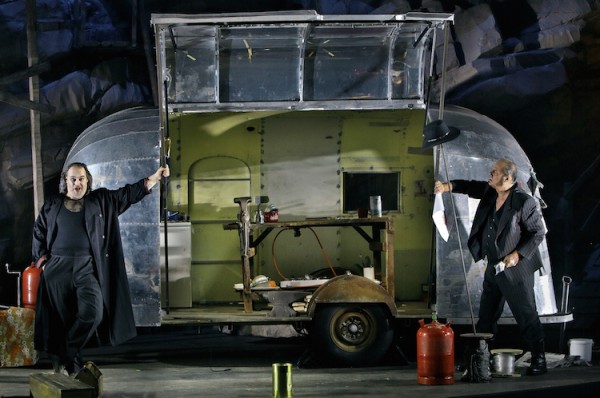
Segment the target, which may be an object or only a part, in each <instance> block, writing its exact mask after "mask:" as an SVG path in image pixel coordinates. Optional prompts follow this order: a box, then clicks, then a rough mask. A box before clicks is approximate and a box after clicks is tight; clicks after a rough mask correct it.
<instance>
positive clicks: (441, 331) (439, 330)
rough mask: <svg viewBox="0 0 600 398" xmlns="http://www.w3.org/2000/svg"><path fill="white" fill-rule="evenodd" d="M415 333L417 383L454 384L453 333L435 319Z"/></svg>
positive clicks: (447, 325)
mask: <svg viewBox="0 0 600 398" xmlns="http://www.w3.org/2000/svg"><path fill="white" fill-rule="evenodd" d="M419 325H421V327H420V328H419V330H418V331H417V381H418V383H419V384H429V385H431V384H454V332H453V331H452V328H451V327H450V324H449V323H447V324H446V325H443V324H441V323H439V322H438V321H437V319H436V316H435V314H434V315H433V317H432V322H431V323H428V324H427V325H425V322H424V320H423V319H421V320H419Z"/></svg>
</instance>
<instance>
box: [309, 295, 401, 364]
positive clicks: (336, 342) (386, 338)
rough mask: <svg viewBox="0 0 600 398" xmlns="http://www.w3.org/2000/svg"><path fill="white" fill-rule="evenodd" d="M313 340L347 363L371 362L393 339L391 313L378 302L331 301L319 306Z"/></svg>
mask: <svg viewBox="0 0 600 398" xmlns="http://www.w3.org/2000/svg"><path fill="white" fill-rule="evenodd" d="M312 335H313V336H312V338H313V344H314V345H315V346H316V347H317V348H318V349H319V351H317V352H320V353H323V354H326V355H327V357H328V359H330V360H332V361H333V362H335V363H341V364H345V365H351V366H355V365H362V366H365V365H371V364H373V363H375V362H377V361H379V360H380V359H381V358H383V356H384V355H385V354H386V353H387V351H388V349H389V348H390V346H391V344H392V342H393V340H394V330H393V328H392V326H391V320H390V316H389V314H388V313H387V311H385V310H384V309H383V308H381V307H380V306H377V305H364V304H355V305H328V306H325V307H323V308H320V309H317V312H316V314H315V318H314V323H313V327H312Z"/></svg>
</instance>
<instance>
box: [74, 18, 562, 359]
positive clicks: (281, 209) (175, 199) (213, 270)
mask: <svg viewBox="0 0 600 398" xmlns="http://www.w3.org/2000/svg"><path fill="white" fill-rule="evenodd" d="M151 22H152V25H153V26H154V29H155V38H156V51H157V82H158V84H157V88H158V90H157V91H158V94H159V99H160V101H159V102H160V106H159V108H158V109H129V110H125V111H122V112H119V113H117V114H114V115H112V116H110V117H108V118H106V119H104V120H102V121H100V122H98V123H96V124H95V125H93V126H91V127H90V128H89V129H87V130H86V131H85V132H83V133H82V134H81V136H80V137H79V138H78V140H77V141H76V142H75V143H74V145H73V147H72V149H71V152H70V154H69V157H68V159H67V162H66V163H70V162H72V161H83V162H86V163H87V164H88V165H89V167H90V170H91V172H92V174H93V175H94V182H95V184H96V185H98V186H106V187H117V186H120V185H122V184H123V183H124V182H131V181H134V180H136V179H138V178H142V177H144V176H145V175H146V174H147V172H148V170H152V169H154V168H155V167H157V166H158V165H159V162H160V163H168V164H169V165H170V168H171V177H170V178H169V179H168V181H165V182H164V183H163V184H162V187H161V188H162V192H161V194H160V195H159V194H157V193H156V194H154V195H152V196H151V197H150V198H148V199H147V200H144V201H142V202H141V203H140V204H137V205H135V206H133V208H132V209H131V210H129V211H128V212H126V213H125V214H124V215H123V216H122V217H121V219H120V222H121V228H122V234H123V241H124V245H125V251H126V262H127V267H128V274H129V281H130V288H131V292H132V296H133V302H134V313H135V316H136V322H137V324H138V325H139V326H158V325H161V324H198V325H202V324H219V325H232V324H249V325H269V324H290V325H293V326H294V327H295V328H296V329H297V330H299V331H300V330H301V331H307V332H308V333H309V334H311V336H312V337H313V339H314V342H315V344H317V345H318V346H319V347H321V348H323V352H326V353H328V354H329V355H330V356H331V357H332V358H334V359H336V360H340V361H344V362H346V363H350V364H358V363H368V362H374V361H376V360H378V359H379V358H381V357H382V356H383V355H384V354H385V352H386V351H387V350H388V348H389V347H390V346H391V345H392V343H393V340H394V325H395V321H396V320H398V319H402V318H429V317H431V314H432V312H433V311H437V313H438V316H439V317H443V318H447V319H451V320H452V321H453V322H455V323H465V324H470V323H472V321H473V316H474V315H475V316H476V314H477V307H478V302H479V295H480V289H481V281H482V276H483V268H482V265H481V264H479V263H473V261H472V258H471V256H470V254H469V252H468V249H467V247H466V239H467V236H468V231H469V229H470V220H471V217H472V214H473V212H474V209H475V207H476V204H477V203H476V201H474V200H472V199H469V198H466V197H463V196H461V195H453V196H452V197H450V196H447V197H446V196H444V198H443V202H444V205H445V209H446V210H445V213H444V214H445V218H446V224H447V228H448V232H449V237H448V240H447V241H446V240H445V239H443V238H442V237H441V235H440V233H439V231H437V230H436V229H435V228H434V226H433V225H434V224H433V222H432V209H433V203H434V198H433V193H432V191H433V183H434V180H435V179H436V178H437V179H442V180H447V179H453V178H463V179H476V180H487V175H488V173H489V170H490V168H491V165H492V164H493V163H494V161H495V160H496V159H497V158H499V157H507V156H510V157H512V159H513V160H514V161H515V162H516V163H517V165H518V166H519V168H520V173H519V180H520V183H521V184H522V185H523V186H524V187H526V188H527V189H529V190H530V191H531V192H532V194H534V195H535V196H537V197H538V198H539V189H538V188H537V182H536V181H535V173H534V172H533V168H532V165H531V164H530V162H529V160H528V158H527V156H526V154H525V153H524V152H523V150H522V149H521V148H520V146H519V144H518V143H517V142H516V141H515V140H514V138H513V137H512V136H511V135H510V133H509V132H508V131H506V130H505V129H504V128H502V126H500V125H498V124H497V123H495V122H494V121H492V120H490V119H489V118H486V117H485V116H483V115H480V114H477V113H475V112H472V111H470V110H467V109H462V108H457V107H444V104H443V98H444V92H443V91H444V90H443V88H444V84H443V74H444V73H443V72H444V63H443V60H444V59H445V51H446V48H445V47H446V44H447V38H448V30H449V26H450V24H452V23H453V15H451V14H421V13H419V14H414V13H410V14H403V15H358V16H356V15H342V16H325V15H318V14H315V13H311V12H298V13H267V14H227V15H153V16H152V21H151ZM434 88H436V89H435V92H434ZM431 98H437V100H436V104H435V106H430V99H431ZM440 99H441V100H440ZM440 121H442V122H443V123H441V124H442V126H451V127H452V128H456V129H459V131H460V134H459V135H458V137H456V138H455V139H453V140H451V141H447V142H446V141H445V140H443V139H441V140H440V141H434V142H433V143H430V144H431V145H429V144H428V143H427V138H428V137H424V128H425V126H429V127H431V126H432V125H434V124H435V123H434V124H432V122H436V123H437V122H440ZM439 137H442V138H443V133H442V135H440V136H439ZM424 144H425V145H424ZM371 197H380V199H381V202H380V203H381V214H378V212H377V209H371V203H370V201H371ZM540 203H542V202H541V198H540ZM539 255H540V256H541V257H542V259H543V261H544V264H545V267H544V269H543V270H542V271H541V272H540V274H539V278H538V282H539V283H537V285H536V294H537V295H538V296H537V297H538V307H539V308H538V309H539V312H540V314H542V315H543V316H542V318H543V319H544V322H563V321H565V319H566V318H565V315H564V314H559V313H557V309H556V304H555V297H554V291H553V289H552V282H551V273H550V263H549V258H548V253H547V250H546V247H545V242H544V244H543V245H542V246H541V248H540V252H539ZM505 315H506V316H505V318H503V322H509V323H510V322H511V314H510V311H509V310H508V309H507V310H506V312H505Z"/></svg>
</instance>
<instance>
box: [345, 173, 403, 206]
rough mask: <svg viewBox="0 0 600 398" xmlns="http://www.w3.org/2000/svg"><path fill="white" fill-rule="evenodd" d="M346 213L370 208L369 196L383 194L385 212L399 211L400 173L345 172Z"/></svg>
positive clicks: (382, 200)
mask: <svg viewBox="0 0 600 398" xmlns="http://www.w3.org/2000/svg"><path fill="white" fill-rule="evenodd" d="M343 178H344V181H343V186H344V213H349V212H354V211H356V210H357V209H359V208H366V209H368V208H369V197H370V196H374V195H381V203H382V207H383V211H384V212H388V211H398V210H399V208H400V206H399V200H398V192H399V187H400V185H399V184H400V173H399V172H390V173H383V172H382V173H364V172H360V173H351V172H344V177H343Z"/></svg>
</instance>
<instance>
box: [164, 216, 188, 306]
mask: <svg viewBox="0 0 600 398" xmlns="http://www.w3.org/2000/svg"><path fill="white" fill-rule="evenodd" d="M167 233H168V235H167V240H168V242H167V244H168V245H169V250H168V256H169V308H190V307H191V306H192V278H191V268H192V225H191V223H189V222H170V223H168V224H167ZM166 286H167V285H166V275H165V227H164V223H161V225H160V290H161V296H160V297H161V306H162V307H163V308H164V307H166V304H167V301H166V298H167V289H166Z"/></svg>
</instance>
